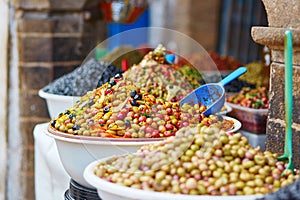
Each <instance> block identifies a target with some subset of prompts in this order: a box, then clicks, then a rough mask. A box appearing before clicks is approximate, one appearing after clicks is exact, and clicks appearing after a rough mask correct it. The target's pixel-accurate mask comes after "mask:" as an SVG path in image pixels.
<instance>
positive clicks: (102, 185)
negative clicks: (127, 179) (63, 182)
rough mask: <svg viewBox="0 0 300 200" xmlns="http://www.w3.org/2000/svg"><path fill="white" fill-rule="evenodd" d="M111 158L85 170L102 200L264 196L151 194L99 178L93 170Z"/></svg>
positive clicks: (221, 199) (250, 198) (247, 197)
mask: <svg viewBox="0 0 300 200" xmlns="http://www.w3.org/2000/svg"><path fill="white" fill-rule="evenodd" d="M107 159H109V158H104V159H102V160H99V161H94V162H92V163H91V164H89V165H88V166H87V167H86V168H85V170H84V175H83V176H84V178H85V180H86V181H87V182H88V183H89V184H91V185H93V186H94V187H95V188H97V192H98V195H99V197H100V198H101V199H102V200H112V199H113V200H157V199H159V200H255V199H257V198H260V197H262V196H263V195H244V196H208V195H183V194H170V193H165V192H150V191H145V190H140V189H134V188H130V187H125V186H121V185H117V184H114V183H111V182H108V181H106V180H104V179H101V178H99V177H97V176H96V175H95V174H94V172H93V170H94V169H95V167H96V166H97V165H98V164H99V163H100V162H101V161H105V160H107Z"/></svg>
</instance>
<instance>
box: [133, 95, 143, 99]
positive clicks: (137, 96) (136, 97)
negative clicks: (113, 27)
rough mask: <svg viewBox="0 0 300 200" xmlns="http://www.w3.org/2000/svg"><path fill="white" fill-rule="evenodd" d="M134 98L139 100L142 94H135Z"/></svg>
mask: <svg viewBox="0 0 300 200" xmlns="http://www.w3.org/2000/svg"><path fill="white" fill-rule="evenodd" d="M133 99H134V100H141V99H142V95H141V94H135V95H134V97H133Z"/></svg>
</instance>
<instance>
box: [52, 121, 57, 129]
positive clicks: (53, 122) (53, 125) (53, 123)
mask: <svg viewBox="0 0 300 200" xmlns="http://www.w3.org/2000/svg"><path fill="white" fill-rule="evenodd" d="M55 123H56V120H53V121H51V126H52V127H53V128H54V127H55Z"/></svg>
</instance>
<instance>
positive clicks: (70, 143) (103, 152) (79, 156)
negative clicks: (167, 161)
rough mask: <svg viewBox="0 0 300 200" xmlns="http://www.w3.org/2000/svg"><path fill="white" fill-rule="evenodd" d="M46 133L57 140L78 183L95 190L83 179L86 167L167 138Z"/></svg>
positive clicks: (67, 170)
mask: <svg viewBox="0 0 300 200" xmlns="http://www.w3.org/2000/svg"><path fill="white" fill-rule="evenodd" d="M45 133H46V134H47V135H48V136H50V137H52V138H54V139H55V143H56V146H57V150H58V154H59V157H60V160H61V162H62V165H63V167H64V169H65V170H66V172H67V173H68V174H69V176H70V177H71V178H72V179H73V180H75V181H76V182H77V183H79V184H81V185H83V186H85V187H88V188H93V186H92V185H90V184H88V183H87V182H86V181H85V179H84V178H83V171H84V169H85V167H86V166H87V165H88V164H89V163H91V162H93V161H95V160H99V159H101V158H105V157H108V156H113V155H121V154H126V153H133V152H136V151H137V149H138V148H140V147H141V146H142V145H146V144H150V143H155V142H158V141H161V140H164V139H165V138H142V139H141V138H132V139H131V138H125V139H123V138H100V137H92V136H78V135H72V134H66V133H62V132H59V131H56V130H54V129H53V128H51V127H50V126H48V129H47V130H45Z"/></svg>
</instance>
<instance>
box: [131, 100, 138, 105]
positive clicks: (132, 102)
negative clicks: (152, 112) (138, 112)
mask: <svg viewBox="0 0 300 200" xmlns="http://www.w3.org/2000/svg"><path fill="white" fill-rule="evenodd" d="M131 105H132V106H139V105H140V104H139V103H138V102H137V101H135V100H133V101H131Z"/></svg>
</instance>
